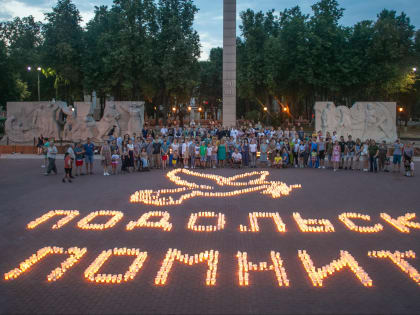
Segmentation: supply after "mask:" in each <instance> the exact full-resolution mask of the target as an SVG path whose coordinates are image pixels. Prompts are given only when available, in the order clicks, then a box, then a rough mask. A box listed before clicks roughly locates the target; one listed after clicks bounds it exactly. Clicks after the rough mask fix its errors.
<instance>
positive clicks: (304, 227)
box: [293, 212, 334, 233]
mask: <svg viewBox="0 0 420 315" xmlns="http://www.w3.org/2000/svg"><path fill="white" fill-rule="evenodd" d="M293 218H294V219H295V221H296V223H297V225H298V227H299V229H300V230H301V231H302V232H317V233H328V232H334V226H333V225H332V224H331V222H330V220H327V219H320V220H318V219H303V218H302V216H301V215H300V213H299V212H294V213H293ZM313 225H316V226H313Z"/></svg>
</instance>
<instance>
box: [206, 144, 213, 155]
mask: <svg viewBox="0 0 420 315" xmlns="http://www.w3.org/2000/svg"><path fill="white" fill-rule="evenodd" d="M212 151H213V147H210V146H208V147H207V156H211V153H212Z"/></svg>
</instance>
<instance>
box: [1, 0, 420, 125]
mask: <svg viewBox="0 0 420 315" xmlns="http://www.w3.org/2000/svg"><path fill="white" fill-rule="evenodd" d="M197 12H198V9H197V7H196V6H195V5H194V3H193V1H192V0H135V1H134V0H114V1H113V4H112V6H111V7H110V8H109V7H107V6H100V7H95V11H94V17H93V19H92V20H90V21H88V23H87V25H86V27H85V28H84V29H83V28H82V27H81V17H80V14H79V11H78V10H77V8H76V6H75V5H74V4H73V3H72V1H71V0H58V2H57V3H56V5H55V7H54V8H52V11H51V12H49V13H46V14H45V17H46V21H45V24H42V23H40V22H35V20H34V18H33V17H32V16H29V17H25V18H15V19H14V20H12V21H8V22H3V23H0V105H4V104H5V102H6V101H7V100H23V99H25V100H36V99H37V75H38V74H43V75H41V76H40V84H41V98H42V99H44V100H45V99H51V98H53V97H55V98H57V99H64V100H66V101H68V102H70V103H72V102H73V101H75V100H80V99H82V97H83V94H84V93H90V92H92V91H93V90H95V91H97V92H98V95H99V97H101V98H102V99H103V98H105V97H107V96H110V95H112V96H114V98H115V99H116V100H146V101H148V102H149V103H150V104H153V105H164V112H167V111H168V108H169V107H170V106H172V105H178V104H182V103H187V102H188V101H189V99H190V98H191V97H192V96H195V97H197V98H198V101H199V102H202V101H208V103H209V107H210V108H212V109H216V108H217V107H218V106H219V105H220V102H221V99H222V81H223V78H222V72H223V71H222V68H223V50H222V49H221V48H214V49H212V50H211V52H210V58H209V60H207V61H198V58H199V56H200V39H199V36H198V34H197V32H196V31H195V30H194V28H193V22H194V18H195V15H196V13H197ZM344 14H345V11H344V9H343V8H341V7H340V5H339V3H338V2H337V1H336V0H320V1H318V2H317V3H315V4H313V6H312V13H311V14H308V15H306V14H303V13H302V11H301V9H300V7H299V6H296V7H293V8H290V9H285V10H283V11H282V12H280V14H279V15H276V14H275V11H274V10H270V11H268V12H261V11H258V12H254V11H253V10H251V9H248V10H245V11H243V12H240V17H241V20H242V25H241V26H240V30H241V37H238V39H237V80H238V81H237V88H238V108H237V113H238V115H239V116H240V117H242V116H245V117H249V118H250V119H255V117H257V116H259V115H260V114H262V108H263V107H264V106H267V107H268V108H270V109H271V108H272V104H273V102H274V100H277V101H278V102H281V103H282V104H284V105H286V104H287V105H288V106H289V108H290V113H291V114H292V116H294V117H298V116H300V115H302V114H303V115H304V116H305V117H306V118H308V117H310V116H311V114H312V107H313V104H314V102H315V101H326V100H330V101H334V102H336V103H337V104H340V105H341V104H346V105H351V104H352V103H353V102H354V101H357V100H384V101H398V102H399V103H401V105H403V106H405V107H406V109H407V110H406V111H405V112H406V113H420V95H419V93H420V82H419V77H418V73H419V72H417V73H414V72H413V71H412V68H413V67H417V68H420V31H419V30H417V31H415V29H414V26H413V25H411V23H410V19H409V18H408V16H407V15H406V14H405V13H400V14H397V12H396V11H393V10H383V11H382V12H380V13H379V14H378V16H377V18H376V19H375V20H372V21H360V22H359V23H356V24H355V25H354V26H352V27H344V26H342V25H341V23H340V21H341V18H342V17H343V15H344ZM28 66H31V67H32V71H27V67H28ZM38 66H40V67H41V68H42V71H41V72H38V73H37V71H36V68H37V67H38ZM419 71H420V70H419ZM200 104H201V103H200ZM270 112H271V110H270ZM257 114H258V115H257ZM279 117H280V116H279ZM276 119H277V118H276ZM279 119H280V118H279ZM273 123H275V121H274V118H273Z"/></svg>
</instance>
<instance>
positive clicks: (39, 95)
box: [26, 66, 42, 102]
mask: <svg viewBox="0 0 420 315" xmlns="http://www.w3.org/2000/svg"><path fill="white" fill-rule="evenodd" d="M26 69H28V71H32V67H30V66H28V67H27V68H26ZM36 70H37V74H38V102H40V101H41V86H40V82H39V73H40V72H41V70H42V69H41V67H37V68H36Z"/></svg>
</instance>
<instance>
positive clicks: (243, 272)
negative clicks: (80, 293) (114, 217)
mask: <svg viewBox="0 0 420 315" xmlns="http://www.w3.org/2000/svg"><path fill="white" fill-rule="evenodd" d="M86 252H87V249H86V248H79V247H71V248H69V249H68V250H64V248H62V247H57V246H47V247H44V248H41V249H39V250H38V251H37V252H36V253H35V254H33V255H31V256H30V257H29V258H27V259H26V260H24V261H23V262H21V263H20V264H19V267H17V268H14V269H12V270H10V271H9V272H7V273H5V274H4V279H5V280H6V281H8V280H13V279H16V278H19V277H20V276H21V275H22V274H24V273H27V272H29V271H30V270H31V268H32V267H33V266H34V265H35V264H39V263H40V262H41V261H42V260H44V258H46V257H47V256H50V255H69V257H68V258H67V259H66V260H65V261H63V262H62V263H61V264H60V266H59V267H57V268H55V269H53V270H52V271H51V272H50V273H49V274H48V276H47V280H48V281H57V280H59V279H62V278H63V276H65V275H64V274H65V273H66V272H69V270H70V269H71V267H72V266H73V265H74V264H77V263H78V262H79V261H80V260H81V259H82V257H83V256H84V254H85V253H86ZM367 255H368V257H370V258H379V259H381V258H382V259H387V258H388V259H389V260H390V261H391V262H392V263H393V264H394V265H395V266H397V267H398V268H399V270H400V271H402V272H403V273H405V274H406V275H407V276H408V277H409V278H410V279H411V280H412V281H414V282H415V283H416V284H418V285H420V273H419V272H418V270H417V269H416V268H415V267H414V266H412V265H411V264H410V263H409V262H408V261H407V259H413V258H415V257H416V253H415V252H414V251H412V250H408V251H405V252H400V251H395V252H391V251H388V250H379V251H369V252H368V253H367ZM113 256H134V259H133V262H132V263H131V265H130V266H129V268H128V270H127V271H126V272H125V273H124V274H122V273H121V274H100V273H99V271H100V269H101V268H102V266H103V265H104V264H105V262H106V261H108V260H109V259H111V258H112V257H113ZM147 257H148V253H147V251H141V250H140V249H138V248H132V249H131V248H126V247H124V248H114V249H109V250H104V251H102V252H101V253H100V254H99V255H98V256H97V257H96V258H95V259H94V261H93V262H92V263H91V264H90V265H89V266H88V267H87V269H86V270H85V271H84V278H85V279H86V281H88V282H91V283H95V284H120V283H124V282H128V281H132V280H134V278H135V277H136V276H137V274H138V273H139V272H140V271H141V269H142V267H143V265H144V263H146V260H147ZM219 257H221V255H220V253H219V251H218V250H206V251H203V252H200V253H195V254H185V253H182V252H181V251H180V250H178V249H172V248H169V249H168V251H167V253H166V255H165V257H164V259H163V261H162V263H161V266H160V268H159V270H158V271H157V274H156V277H155V281H154V284H155V285H156V286H164V285H167V284H168V283H170V281H168V277H169V276H170V274H171V272H173V270H174V267H175V266H174V265H175V264H177V265H186V266H187V267H191V266H193V265H196V264H198V265H201V266H204V267H205V268H206V277H205V278H204V277H203V280H201V281H202V283H203V285H204V286H216V283H217V275H218V263H219ZM270 258H271V261H261V262H258V263H253V262H251V261H250V259H249V258H248V253H247V252H241V251H238V253H237V255H236V261H237V272H235V273H236V274H237V284H238V285H239V286H249V285H250V283H253V284H254V285H258V283H257V281H256V280H255V281H251V280H250V277H252V276H251V273H252V272H254V271H256V272H267V273H271V274H272V275H273V276H274V277H275V279H276V282H277V285H278V286H279V287H286V288H287V287H289V286H290V283H291V281H290V280H289V279H288V276H287V270H286V266H285V263H284V261H283V259H282V257H281V256H280V253H279V252H275V251H273V250H272V251H271V252H270ZM298 258H299V260H300V262H301V265H302V267H303V268H302V269H303V270H304V271H305V272H306V274H307V277H308V278H309V279H310V281H311V282H312V285H313V286H314V287H322V286H324V282H325V280H326V279H328V278H329V277H331V276H333V274H336V273H339V272H340V271H342V270H348V271H350V272H352V273H353V274H354V276H355V280H356V283H357V282H359V283H360V284H362V285H363V286H364V287H371V286H373V280H372V279H371V278H370V276H369V274H368V273H367V271H366V270H365V269H364V268H363V267H362V266H361V265H360V264H359V262H358V261H357V260H356V259H355V258H354V257H353V256H352V255H351V254H350V253H349V252H348V251H345V250H341V251H340V253H339V258H338V259H334V260H332V261H331V262H330V263H329V264H327V265H324V266H316V265H315V263H314V262H313V260H312V257H311V256H310V254H309V253H308V252H307V251H306V250H299V251H298ZM206 266H207V267H206ZM178 267H180V266H178ZM178 267H177V268H178ZM276 282H273V284H274V283H276ZM174 285H176V284H174Z"/></svg>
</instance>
